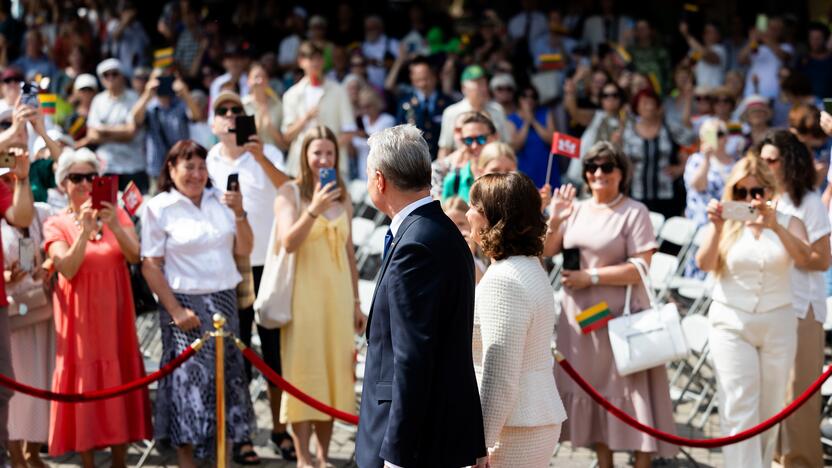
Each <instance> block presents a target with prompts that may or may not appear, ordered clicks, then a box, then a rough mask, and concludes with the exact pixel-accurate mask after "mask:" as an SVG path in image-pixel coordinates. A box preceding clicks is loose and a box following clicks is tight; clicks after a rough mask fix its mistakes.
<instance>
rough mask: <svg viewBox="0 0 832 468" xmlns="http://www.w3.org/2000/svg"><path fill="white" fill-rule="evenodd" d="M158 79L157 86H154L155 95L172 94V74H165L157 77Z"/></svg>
mask: <svg viewBox="0 0 832 468" xmlns="http://www.w3.org/2000/svg"><path fill="white" fill-rule="evenodd" d="M157 79H158V80H159V87H158V88H156V95H157V96H173V94H174V93H173V76H172V75H165V76H160V77H159V78H157Z"/></svg>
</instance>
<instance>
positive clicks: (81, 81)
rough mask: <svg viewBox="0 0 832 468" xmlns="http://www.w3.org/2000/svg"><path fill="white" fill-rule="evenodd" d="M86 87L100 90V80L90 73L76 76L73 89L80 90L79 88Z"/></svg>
mask: <svg viewBox="0 0 832 468" xmlns="http://www.w3.org/2000/svg"><path fill="white" fill-rule="evenodd" d="M102 63H103V62H102ZM99 68H101V66H100V65H99ZM84 88H92V89H93V90H94V91H98V80H96V79H95V77H94V76H92V75H90V74H89V73H82V74H80V75H78V76H77V77H75V83H73V84H72V90H73V91H78V90H79V89H84Z"/></svg>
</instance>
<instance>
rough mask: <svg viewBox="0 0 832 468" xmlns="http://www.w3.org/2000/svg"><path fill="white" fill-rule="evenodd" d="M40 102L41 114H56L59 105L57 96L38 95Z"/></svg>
mask: <svg viewBox="0 0 832 468" xmlns="http://www.w3.org/2000/svg"><path fill="white" fill-rule="evenodd" d="M38 101H39V102H40V109H41V112H43V113H44V114H54V113H55V108H56V107H57V105H58V96H57V95H55V94H38Z"/></svg>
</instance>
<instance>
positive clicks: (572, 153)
mask: <svg viewBox="0 0 832 468" xmlns="http://www.w3.org/2000/svg"><path fill="white" fill-rule="evenodd" d="M551 153H552V154H559V155H561V156H566V157H567V158H575V159H578V158H580V157H581V140H580V139H579V138H575V137H571V136H569V135H564V134H563V133H558V132H555V133H554V134H553V135H552V150H551Z"/></svg>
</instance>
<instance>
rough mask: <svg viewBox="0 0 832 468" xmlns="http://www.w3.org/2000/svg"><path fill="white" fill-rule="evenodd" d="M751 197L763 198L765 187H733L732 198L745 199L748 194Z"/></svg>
mask: <svg viewBox="0 0 832 468" xmlns="http://www.w3.org/2000/svg"><path fill="white" fill-rule="evenodd" d="M749 195H751V198H752V199H754V198H763V197H764V196H765V195H766V189H765V187H751V188H745V187H734V200H747V199H748V196H749Z"/></svg>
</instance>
